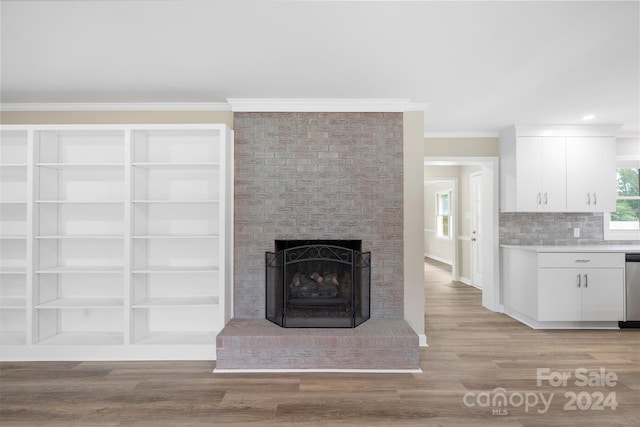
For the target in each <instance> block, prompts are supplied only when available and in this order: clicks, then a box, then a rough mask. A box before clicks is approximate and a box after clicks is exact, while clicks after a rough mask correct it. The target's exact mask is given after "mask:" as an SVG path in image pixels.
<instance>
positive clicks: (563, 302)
mask: <svg viewBox="0 0 640 427" xmlns="http://www.w3.org/2000/svg"><path fill="white" fill-rule="evenodd" d="M501 258H502V265H501V270H502V271H501V282H502V294H503V304H504V306H505V312H506V313H507V314H510V315H512V316H513V317H515V318H517V319H519V320H522V321H524V322H525V323H527V324H530V325H532V326H535V327H539V328H545V327H580V325H583V324H589V325H590V326H595V327H598V326H602V325H604V324H605V323H607V322H609V324H610V325H611V324H613V325H617V323H615V322H617V321H620V320H623V319H624V260H625V255H624V253H622V252H615V253H604V252H564V251H562V250H561V249H559V250H556V252H553V249H548V251H544V252H543V251H537V250H531V249H530V248H526V247H525V248H524V249H522V247H503V248H502V249H501Z"/></svg>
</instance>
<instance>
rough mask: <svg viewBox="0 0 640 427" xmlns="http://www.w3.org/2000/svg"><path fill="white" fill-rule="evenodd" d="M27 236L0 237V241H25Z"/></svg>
mask: <svg viewBox="0 0 640 427" xmlns="http://www.w3.org/2000/svg"><path fill="white" fill-rule="evenodd" d="M26 239H27V236H6V235H5V236H0V240H26Z"/></svg>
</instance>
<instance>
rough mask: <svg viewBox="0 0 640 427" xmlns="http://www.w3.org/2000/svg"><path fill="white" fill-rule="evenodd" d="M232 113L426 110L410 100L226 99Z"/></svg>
mask: <svg viewBox="0 0 640 427" xmlns="http://www.w3.org/2000/svg"><path fill="white" fill-rule="evenodd" d="M227 102H228V103H229V104H230V105H231V111H233V112H319V113H322V112H352V113H360V112H368V113H374V112H377V113H385V112H386V113H393V112H405V111H424V110H425V109H426V104H416V103H412V102H411V100H409V99H292V98H282V99H277V98H227Z"/></svg>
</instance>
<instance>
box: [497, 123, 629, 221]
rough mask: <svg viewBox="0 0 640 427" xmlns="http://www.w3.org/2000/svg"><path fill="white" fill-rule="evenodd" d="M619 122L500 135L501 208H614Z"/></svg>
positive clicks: (526, 128) (527, 128)
mask: <svg viewBox="0 0 640 427" xmlns="http://www.w3.org/2000/svg"><path fill="white" fill-rule="evenodd" d="M616 128H617V127H616V126H514V127H511V128H508V129H505V130H504V131H503V132H502V133H501V136H500V164H501V167H500V209H501V210H502V211H503V212H607V211H614V210H615V198H616V187H615V184H616V180H615V175H616V163H615V162H616V143H615V131H616Z"/></svg>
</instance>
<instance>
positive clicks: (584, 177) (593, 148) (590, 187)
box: [567, 136, 616, 212]
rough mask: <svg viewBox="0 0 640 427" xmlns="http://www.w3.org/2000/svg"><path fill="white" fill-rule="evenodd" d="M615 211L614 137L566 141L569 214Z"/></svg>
mask: <svg viewBox="0 0 640 427" xmlns="http://www.w3.org/2000/svg"><path fill="white" fill-rule="evenodd" d="M615 210H616V140H615V138H614V137H606V136H605V137H596V136H590V137H568V138H567V211H569V212H585V211H587V212H591V211H594V212H613V211H615Z"/></svg>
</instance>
